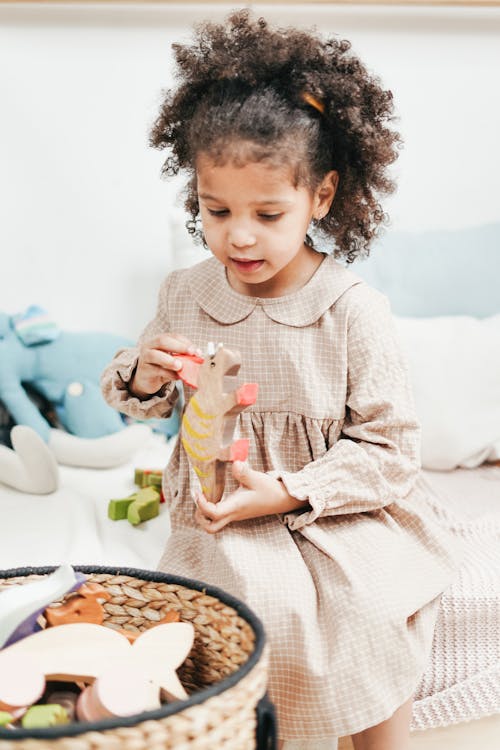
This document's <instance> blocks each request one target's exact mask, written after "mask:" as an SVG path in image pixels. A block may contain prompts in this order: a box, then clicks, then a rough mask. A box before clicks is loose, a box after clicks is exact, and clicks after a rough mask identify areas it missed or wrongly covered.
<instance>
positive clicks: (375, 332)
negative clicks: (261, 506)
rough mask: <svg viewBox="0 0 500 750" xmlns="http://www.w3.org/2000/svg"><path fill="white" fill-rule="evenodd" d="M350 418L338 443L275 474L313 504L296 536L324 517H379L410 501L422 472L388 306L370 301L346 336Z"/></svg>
mask: <svg viewBox="0 0 500 750" xmlns="http://www.w3.org/2000/svg"><path fill="white" fill-rule="evenodd" d="M347 361H348V374H347V398H346V414H345V421H344V424H343V427H342V433H341V436H340V438H339V440H338V441H337V442H336V443H335V444H334V445H332V446H331V447H330V448H329V449H328V450H326V452H325V453H324V454H323V455H322V456H320V457H319V458H318V459H317V460H314V461H312V462H311V463H309V464H307V465H306V466H305V467H304V468H303V469H302V470H300V471H298V472H293V473H292V472H275V476H278V477H279V478H281V480H282V481H283V483H284V484H285V486H286V488H287V490H288V492H289V493H290V494H291V495H292V496H293V497H296V498H297V499H299V500H303V501H305V502H308V507H307V509H304V511H298V512H296V513H291V514H287V515H286V517H285V521H286V523H287V524H288V525H289V527H290V528H292V529H299V528H301V527H303V526H304V525H306V524H310V523H312V522H313V521H315V520H316V519H317V518H318V517H321V516H329V515H340V514H345V513H358V512H363V511H371V510H376V509H377V508H381V507H383V506H385V505H388V504H390V503H392V502H394V501H395V500H397V499H398V498H403V497H405V496H406V495H407V494H408V493H409V492H410V490H411V489H412V487H413V484H414V482H415V479H416V476H417V473H418V469H419V465H420V453H419V451H420V430H419V426H418V423H417V421H416V416H415V412H414V406H413V398H412V394H411V387H410V383H409V377H408V372H407V367H406V363H405V361H404V359H403V356H402V353H401V349H400V346H399V342H398V340H397V335H396V330H395V325H394V321H393V319H392V315H391V313H390V310H389V305H388V303H387V301H386V299H385V298H384V297H382V295H378V294H377V295H376V296H374V297H373V298H372V301H371V303H370V305H367V306H366V307H364V308H363V309H361V310H360V311H357V314H356V316H355V317H354V319H353V320H352V322H351V323H350V325H349V327H348V332H347Z"/></svg>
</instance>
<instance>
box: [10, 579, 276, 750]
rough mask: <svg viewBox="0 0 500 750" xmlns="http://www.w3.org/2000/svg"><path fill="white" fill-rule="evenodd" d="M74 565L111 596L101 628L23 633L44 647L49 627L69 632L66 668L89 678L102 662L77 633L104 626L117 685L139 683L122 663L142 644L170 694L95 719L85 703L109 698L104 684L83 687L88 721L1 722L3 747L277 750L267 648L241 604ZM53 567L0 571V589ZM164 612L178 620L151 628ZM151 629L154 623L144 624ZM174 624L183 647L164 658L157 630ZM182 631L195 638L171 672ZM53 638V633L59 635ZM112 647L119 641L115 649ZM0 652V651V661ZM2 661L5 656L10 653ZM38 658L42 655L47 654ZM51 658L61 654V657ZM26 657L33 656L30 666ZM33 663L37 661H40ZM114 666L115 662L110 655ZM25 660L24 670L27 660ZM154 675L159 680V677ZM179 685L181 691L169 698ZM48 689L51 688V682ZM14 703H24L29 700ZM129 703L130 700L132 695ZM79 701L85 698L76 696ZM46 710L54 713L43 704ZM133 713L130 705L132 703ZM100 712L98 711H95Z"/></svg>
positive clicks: (213, 592)
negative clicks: (169, 681) (170, 685)
mask: <svg viewBox="0 0 500 750" xmlns="http://www.w3.org/2000/svg"><path fill="white" fill-rule="evenodd" d="M78 570H79V571H80V572H83V573H85V575H86V579H87V582H86V585H90V586H91V588H92V587H93V586H94V585H99V586H100V587H102V590H103V591H104V592H106V595H107V596H108V597H109V598H106V596H100V597H99V598H100V599H101V601H102V600H103V601H102V609H103V613H104V614H103V625H92V624H88V623H73V624H70V625H58V626H56V627H51V628H48V629H47V630H42V631H41V632H39V633H38V634H36V635H35V636H29V638H35V640H36V639H37V638H39V639H40V640H42V639H44V640H45V642H46V643H47V644H48V641H49V640H50V639H51V638H54V636H53V635H51V633H52V634H53V633H55V632H56V631H58V630H59V631H60V632H66V633H69V634H70V635H68V636H66V635H65V636H64V637H65V638H66V637H68V639H69V641H71V643H73V646H71V647H70V648H69V651H70V652H71V655H70V656H67V655H66V656H65V657H64V658H65V659H66V660H67V659H69V660H70V661H71V660H72V665H71V668H72V669H73V670H74V673H75V675H77V676H78V675H81V673H82V671H83V672H85V674H84V675H81V676H84V677H87V678H88V677H89V676H91V675H88V674H87V672H88V671H89V670H90V671H92V670H96V669H100V667H99V665H98V662H99V660H98V659H97V658H96V654H97V651H98V647H97V646H95V643H94V642H92V639H91V638H90V637H87V635H86V634H83V633H82V628H83V629H84V630H85V631H86V630H88V629H89V628H90V629H96V628H97V629H99V631H104V633H105V637H107V635H109V638H107V640H109V643H110V645H109V654H111V653H112V651H113V649H115V648H116V649H117V651H116V652H117V653H118V651H120V654H121V657H120V661H121V668H122V673H121V682H122V685H123V686H124V687H125V686H126V684H127V681H130V680H131V679H133V680H136V679H137V678H136V676H132V675H131V673H128V672H127V668H128V667H126V663H125V662H127V660H128V658H129V655H131V654H133V653H134V649H137V647H139V650H140V649H141V641H142V642H143V644H144V645H145V646H146V652H148V653H150V656H151V654H152V653H153V652H154V654H155V658H154V659H152V658H151V659H150V657H147V658H146V661H148V659H149V666H150V670H149V671H152V672H153V673H154V674H153V676H154V679H164V677H165V675H166V671H167V668H168V663H169V664H170V675H172V674H174V682H175V680H177V678H178V681H177V682H175V685H174V690H168V691H167V692H170V700H169V701H168V702H166V703H163V704H162V705H159V706H158V705H157V704H154V705H151V704H147V705H148V707H149V710H146V711H141V712H140V713H133V714H132V715H127V716H120V715H118V716H117V715H114V716H110V717H109V718H104V719H100V720H99V721H95V720H92V708H93V706H95V701H96V700H100V699H102V697H103V696H105V695H106V691H105V690H104V688H103V690H102V691H97V693H96V692H95V691H94V692H93V693H92V691H88V692H87V695H86V698H87V700H86V701H85V699H83V704H84V705H83V713H84V712H85V710H86V709H87V710H89V713H88V716H89V720H83V721H79V722H71V723H68V724H60V725H57V726H51V727H49V728H43V729H40V728H31V727H30V726H29V724H30V723H29V722H26V724H27V725H28V726H26V727H19V728H17V727H16V728H15V729H8V728H4V727H3V726H2V725H1V723H0V750H115V749H116V750H127V748H129V747H130V748H133V749H134V750H160V749H161V750H174V748H175V749H176V750H178V749H179V748H180V747H182V748H189V750H207V748H217V749H218V750H219V748H220V750H256V748H260V749H261V750H264V749H265V750H272V749H273V748H275V727H274V721H273V717H274V714H273V710H272V706H270V704H269V703H268V702H267V701H266V699H265V691H266V683H267V650H266V648H265V645H264V632H263V629H262V625H261V623H260V622H259V620H258V619H257V618H256V617H255V615H254V614H253V613H252V612H251V610H249V609H248V608H247V607H246V605H244V604H243V603H242V602H240V601H238V600H237V599H235V598H233V597H231V596H230V595H228V594H226V593H225V592H223V591H221V590H219V589H217V588H215V587H211V586H208V585H206V584H203V583H201V582H199V581H191V580H188V579H184V578H180V577H174V576H169V575H166V574H163V573H157V572H152V571H140V570H128V569H120V568H81V567H78ZM51 571H52V569H47V568H39V569H24V570H11V571H4V572H3V573H2V572H0V592H1V591H5V590H7V589H11V588H13V587H17V586H22V585H23V584H27V583H30V582H32V581H36V580H40V578H41V577H42V576H43V577H46V576H47V574H48V573H50V572H51ZM70 596H73V597H74V596H75V595H74V594H72V595H70ZM169 613H170V616H171V615H172V613H175V614H177V615H178V619H179V622H178V623H175V622H174V623H171V624H165V625H156V623H159V622H161V621H163V622H165V618H167V619H168V618H169ZM42 624H43V623H42ZM188 624H189V625H188ZM152 625H155V627H151V626H152ZM176 626H178V629H179V634H180V635H181V630H182V631H183V634H182V637H181V641H182V643H181V642H176V645H175V646H174V647H173V649H171V650H172V651H173V652H174V653H172V654H171V657H172V658H170V657H169V658H162V657H161V655H162V654H165V653H166V652H168V648H169V647H168V646H165V643H164V641H163V640H162V635H161V633H162V629H163V630H165V629H167V628H174V627H176ZM78 628H79V629H80V636H79V637H76V638H75V637H74V635H72V634H75V633H76V629H78ZM188 629H191V630H192V632H194V643H193V646H192V648H191V649H190V651H189V654H188V656H187V658H186V659H185V661H184V663H183V664H182V666H181V667H180V668H179V669H178V671H177V676H175V671H174V669H175V664H176V663H177V664H178V663H179V661H180V660H181V656H182V652H183V651H184V653H185V652H186V650H188V646H189V639H188V638H187V632H188ZM123 630H129V631H130V632H131V633H134V634H136V635H137V636H138V637H137V638H136V639H135V642H134V644H133V645H131V644H129V643H128V641H127V640H126V639H125V638H124V637H123V635H122V633H123ZM108 631H109V632H108ZM114 631H119V632H114ZM106 633H107V635H106ZM98 637H99V638H100V637H101V636H98ZM59 638H60V637H59V636H58V637H57V639H58V640H59ZM149 639H151V644H152V641H153V640H154V641H155V646H154V648H151V649H150V650H149V649H148V647H147V643H146V642H147V641H148V640H149ZM156 639H160V641H161V643H160V641H158V642H156ZM83 641H84V642H85V643H83ZM111 641H112V642H113V645H111ZM118 643H119V644H120V645H117V644H118ZM21 644H22V642H18V643H17V644H14V646H12V647H10V648H14V647H16V646H17V647H18V648H19V650H20V646H21ZM30 648H33V646H32V647H30ZM99 649H100V647H99ZM46 650H47V651H48V650H49V648H48V647H47V649H46ZM8 651H9V649H7V650H6V651H5V654H8ZM82 651H84V652H85V654H86V656H85V659H82ZM93 651H94V653H93V654H92V652H93ZM73 652H74V653H73ZM122 652H123V653H122ZM11 653H12V652H11ZM32 653H34V650H33V651H32ZM37 653H38V652H37ZM137 653H138V652H137ZM1 654H2V652H1V651H0V658H2V657H1ZM125 654H126V655H127V656H125ZM3 658H4V659H5V661H6V662H7V660H8V658H11V657H7V656H5V657H3ZM36 658H37V659H39V658H40V659H41V660H42V661H43V660H44V659H47V660H48V656H44V657H38V656H37V657H36ZM51 658H52V657H51ZM57 658H58V659H59V658H61V657H60V654H59V656H58V657H57ZM101 658H102V652H101ZM109 661H110V662H112V661H113V659H112V658H110V659H109ZM140 661H144V659H141V660H140ZM33 663H34V661H33V660H32V665H33ZM37 663H38V666H40V661H38V662H37ZM44 663H45V662H44ZM47 663H48V661H47ZM127 663H128V662H127ZM50 664H51V666H50V667H49V668H48V669H49V674H50V676H51V677H54V676H55V677H57V670H58V669H59V668H60V666H61V665H60V664H59V662H58V663H57V664H56V662H55V661H51V662H50ZM114 665H115V667H116V665H117V660H116V659H115V660H114ZM25 666H26V669H28V667H27V663H26V662H25ZM4 667H5V668H2V666H1V664H0V674H9V675H12V674H13V672H12V669H11V668H10V667H9V666H8V665H7V667H6V665H5V664H4ZM68 668H69V665H68V664H66V661H65V664H64V666H63V670H64V673H65V674H66V671H67V669H68ZM46 669H47V667H44V668H43V669H42V671H45V676H47V672H46ZM53 669H55V670H56V674H53V673H52V671H51V670H53ZM117 671H120V670H118V669H117ZM159 672H161V673H162V674H163V677H161V676H160V677H159V676H158V675H159ZM29 675H32V672H29ZM96 683H97V681H94V683H91V684H92V685H93V684H96ZM62 684H63V683H61V685H62ZM0 685H2V688H1V690H2V691H5V690H8V689H9V680H8V679H7V680H6V679H5V678H4V679H2V680H0ZM137 685H138V690H137V693H138V694H139V693H141V694H142V693H143V692H144V691H143V690H142V688H141V689H139V687H140V686H139V683H137ZM179 685H180V688H181V690H182V694H177V696H176V690H177V688H178V686H179ZM25 687H26V685H25ZM51 689H52V690H54V684H53V683H51ZM81 695H83V693H82V694H81ZM107 695H108V696H110V697H109V700H115V698H116V696H115V695H113V692H111V693H107ZM17 700H19V699H17ZM20 700H21V702H23V701H24V700H26V697H23V698H21V699H20ZM130 700H131V701H132V703H133V701H134V700H136V698H131V699H130ZM7 702H8V701H7ZM80 702H81V703H82V698H81V696H80ZM11 705H12V706H15V705H16V702H15V701H13V703H12V704H11ZM17 705H18V704H17ZM114 705H115V704H113V705H111V709H112V710H111V711H110V713H115V714H116V711H114V708H113V706H114ZM136 705H139V703H138V702H137V703H136ZM47 710H48V711H49V710H52V709H50V706H49V707H48V708H47ZM130 710H134V707H133V706H132V705H131V708H130ZM3 713H4V714H5V713H7V712H5V711H4V712H3ZM80 715H82V705H80ZM99 715H100V716H102V713H101V714H99ZM0 718H1V717H0ZM56 720H57V717H55V718H54V721H56Z"/></svg>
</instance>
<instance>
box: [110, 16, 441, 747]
mask: <svg viewBox="0 0 500 750" xmlns="http://www.w3.org/2000/svg"><path fill="white" fill-rule="evenodd" d="M174 49H175V53H176V58H177V63H178V76H179V85H178V87H177V89H176V90H175V91H172V92H170V93H168V94H167V97H166V99H165V101H164V104H163V107H162V110H161V114H160V116H159V118H158V120H157V122H156V124H155V126H154V128H153V132H152V144H153V145H154V146H156V147H158V148H164V147H169V148H170V150H171V154H170V156H169V157H168V158H167V160H166V162H165V166H164V172H165V174H167V175H173V174H177V173H178V171H179V170H181V169H183V170H186V171H187V173H188V175H189V183H188V187H187V199H186V207H187V209H188V211H189V212H190V214H191V217H192V219H191V220H190V222H188V228H189V231H190V232H191V233H192V234H197V235H201V236H202V239H203V241H204V243H205V244H206V246H207V247H208V248H209V250H210V251H211V253H212V257H210V258H209V259H207V260H205V261H204V262H202V263H200V264H198V265H196V266H194V267H193V268H191V269H186V270H180V271H175V272H173V273H172V274H170V275H169V276H168V277H167V279H166V280H165V282H164V284H163V286H162V287H161V290H160V295H159V303H158V310H157V314H156V317H155V319H154V320H153V321H152V322H151V323H150V324H149V325H148V327H147V328H146V330H145V331H144V333H143V335H142V337H141V339H140V342H139V345H138V347H137V348H134V349H127V350H125V351H122V352H119V353H118V354H117V356H116V357H115V359H114V361H113V362H112V363H111V365H110V366H109V367H108V368H107V370H106V371H105V373H104V376H103V388H104V393H105V396H106V398H107V399H108V401H109V403H111V404H112V405H114V406H116V407H117V408H118V409H120V410H122V411H124V412H126V413H127V414H130V415H132V416H135V417H140V418H144V417H152V416H155V417H166V416H167V415H168V414H169V413H170V410H171V409H172V406H173V403H174V401H175V398H176V395H177V391H176V389H175V382H176V373H177V370H178V369H179V368H180V362H179V361H178V360H176V357H175V353H186V352H193V351H195V350H196V348H201V347H204V346H205V344H206V342H208V341H209V340H210V341H216V342H217V341H222V342H223V343H224V344H225V345H226V346H227V347H228V348H234V349H237V350H239V351H240V352H241V355H242V362H243V365H242V368H241V370H240V375H241V378H242V381H247V382H252V381H255V382H258V383H259V396H258V399H257V403H256V404H255V405H254V406H252V407H250V408H248V409H246V410H245V411H244V412H243V413H242V414H241V415H240V417H239V420H238V426H237V433H236V436H235V437H238V438H248V439H249V441H250V454H249V461H248V464H241V463H235V464H234V465H233V467H232V473H231V472H230V471H228V472H227V482H226V488H225V495H224V498H223V500H222V501H221V502H220V503H219V504H216V505H213V504H212V503H209V502H207V500H206V499H205V498H204V497H203V495H201V493H200V488H199V484H198V481H197V479H196V477H195V475H194V474H193V473H192V472H190V469H189V465H188V461H187V457H186V454H185V452H184V450H183V448H182V446H181V445H180V442H178V443H177V445H176V448H175V451H174V454H173V457H172V459H171V461H170V464H169V466H168V468H167V470H166V472H165V477H164V492H165V496H166V498H167V502H168V504H169V509H170V515H171V522H172V532H171V535H170V537H169V539H168V542H167V546H166V549H165V552H164V554H163V557H162V559H161V562H160V568H161V569H163V570H165V571H168V572H169V573H173V574H178V575H183V576H190V577H194V578H198V579H200V580H203V581H206V582H210V583H213V584H216V585H218V586H220V587H222V588H223V589H225V590H226V591H228V592H232V593H233V594H234V595H236V596H238V597H240V598H242V599H243V600H245V601H246V602H247V603H248V604H249V605H250V606H251V607H252V608H254V609H255V611H256V612H257V613H258V614H259V615H260V616H261V617H262V619H263V621H264V625H265V628H266V631H267V635H268V638H269V641H270V644H271V664H270V685H269V688H270V695H271V698H272V699H273V701H274V702H275V704H276V707H277V710H278V718H279V731H280V738H281V740H282V741H288V740H290V741H292V740H302V741H309V746H310V747H311V748H318V747H319V746H320V745H321V741H322V740H323V741H325V740H329V739H330V738H331V743H334V739H333V738H335V737H339V736H342V735H347V734H350V735H351V736H352V737H353V742H354V747H355V748H356V750H375V749H377V750H382V749H383V750H406V748H408V742H409V725H410V716H411V700H412V694H413V692H414V690H415V688H416V686H417V685H418V682H419V679H420V677H421V675H422V672H423V670H424V667H425V664H426V660H427V658H428V655H429V650H430V646H431V641H432V634H433V627H434V621H435V617H436V612H437V605H438V601H439V596H440V594H441V592H442V591H443V589H444V588H445V587H446V586H447V585H448V583H449V581H450V579H451V576H452V574H453V570H454V566H455V562H454V554H453V551H452V549H451V544H450V542H449V541H448V539H447V537H446V536H445V532H444V531H443V530H441V529H440V528H439V527H438V526H437V522H436V521H435V520H434V518H433V516H432V514H431V513H430V511H429V510H428V509H427V507H426V502H425V494H424V492H423V490H422V488H421V485H420V483H419V455H418V449H419V431H418V426H417V423H416V421H415V415H414V412H413V406H412V401H411V396H410V389H409V385H408V377H407V372H406V368H405V365H404V363H403V361H402V357H401V354H400V351H399V347H398V344H397V342H396V338H395V334H394V328H393V323H392V319H391V315H390V312H389V309H388V304H387V302H386V299H385V298H384V297H383V296H382V295H381V294H380V293H378V292H376V291H374V290H372V289H370V288H369V287H368V286H367V285H366V284H365V283H363V282H362V281H361V280H360V279H359V278H358V277H357V276H356V275H354V274H353V273H352V272H351V271H350V270H347V269H346V268H345V267H344V266H343V265H341V264H339V263H338V262H337V261H336V260H335V257H337V258H344V259H347V261H348V262H351V261H353V260H354V259H355V258H356V257H358V256H359V255H362V254H366V253H367V252H368V248H369V244H370V241H371V240H372V238H373V237H374V236H375V234H376V230H377V227H378V226H379V224H380V223H381V221H382V220H383V219H384V214H383V212H382V210H381V208H380V205H379V203H378V196H379V195H380V194H383V193H388V192H390V191H391V190H392V189H393V186H392V183H391V181H390V180H389V178H388V176H387V167H388V165H389V164H391V163H392V162H393V161H394V160H395V158H396V154H397V147H398V145H399V138H398V135H397V134H396V133H394V132H393V131H392V130H391V129H390V127H389V125H388V123H389V120H390V117H391V114H392V97H391V93H390V92H389V91H384V90H383V89H382V88H381V87H380V84H379V82H378V81H377V79H375V78H373V77H372V76H371V75H369V73H368V72H367V70H366V69H365V67H364V66H363V65H362V64H361V62H360V61H359V60H358V59H357V58H356V57H354V56H353V55H352V54H351V53H350V52H349V44H348V43H347V42H345V41H338V40H337V39H335V38H329V39H322V38H321V37H320V36H319V35H317V34H316V33H312V32H311V33H309V32H308V33H306V32H304V31H300V30H293V29H285V30H273V29H271V28H269V26H268V25H267V23H266V22H265V21H264V20H263V19H257V20H254V19H253V18H252V16H250V15H249V14H248V13H247V12H246V11H239V12H235V13H233V14H232V15H231V16H230V17H229V19H228V20H227V22H226V23H223V24H212V23H206V24H204V25H201V26H200V27H198V29H197V33H196V35H195V39H194V42H193V44H192V45H191V46H188V45H174ZM200 218H201V225H202V229H200V227H199V226H198V221H199V219H200ZM311 222H312V227H313V229H314V232H315V234H316V235H317V236H318V235H319V237H320V239H321V240H322V241H323V242H325V241H329V242H330V246H331V253H330V254H326V253H322V252H318V251H317V250H315V249H314V245H313V241H312V239H311V236H310V234H309V231H310V225H311ZM201 232H202V234H201ZM311 233H312V232H311ZM191 394H192V391H191V389H189V388H186V398H189V397H190V396H191ZM193 496H194V497H195V498H196V505H195V503H193V501H192V497H193ZM292 745H293V743H292ZM321 746H324V745H321Z"/></svg>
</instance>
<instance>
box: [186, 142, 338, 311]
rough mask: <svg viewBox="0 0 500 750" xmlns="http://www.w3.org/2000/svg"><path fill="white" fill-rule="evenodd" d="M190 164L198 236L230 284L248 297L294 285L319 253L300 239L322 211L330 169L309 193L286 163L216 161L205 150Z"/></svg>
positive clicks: (331, 187) (333, 179)
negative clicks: (192, 166) (198, 219)
mask: <svg viewBox="0 0 500 750" xmlns="http://www.w3.org/2000/svg"><path fill="white" fill-rule="evenodd" d="M196 166H197V170H196V173H197V185H198V199H199V203H200V212H201V219H202V222H203V233H204V236H205V240H206V243H207V245H208V247H209V248H210V250H211V251H212V253H213V254H214V255H215V257H216V258H217V259H218V260H220V262H221V263H223V264H224V265H225V266H226V268H227V275H228V280H229V283H230V284H231V286H232V287H233V289H235V290H236V291H238V292H240V293H242V294H247V295H250V296H255V297H280V296H282V295H284V294H289V293H290V292H293V291H295V290H296V289H300V287H302V286H303V285H304V284H305V283H306V282H307V281H308V280H309V278H310V277H311V276H312V275H313V273H314V271H315V270H316V268H317V267H318V265H319V264H320V263H321V260H322V256H321V255H320V254H319V253H317V252H315V251H314V250H312V249H311V248H310V247H308V246H307V245H306V244H305V242H304V238H305V236H306V232H307V228H308V226H309V223H310V221H311V219H312V218H321V217H323V216H325V214H326V213H327V212H328V210H329V208H330V205H331V203H332V200H333V197H334V195H335V190H336V186H337V181H338V178H337V173H336V172H330V173H329V174H328V175H326V177H325V179H324V180H323V182H322V184H321V185H320V186H319V187H318V188H317V190H316V191H314V192H312V191H311V190H310V189H308V188H307V187H305V186H298V187H295V185H294V184H293V175H292V169H291V168H290V167H289V166H280V167H276V166H272V165H270V164H267V163H264V162H249V163H247V164H245V165H244V166H236V165H235V164H234V163H231V162H228V163H226V164H224V165H222V166H221V165H217V164H215V162H214V161H213V160H212V159H211V158H210V157H209V156H208V155H207V154H201V155H200V156H199V157H198V159H197V164H196Z"/></svg>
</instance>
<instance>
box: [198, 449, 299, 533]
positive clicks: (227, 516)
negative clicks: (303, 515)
mask: <svg viewBox="0 0 500 750" xmlns="http://www.w3.org/2000/svg"><path fill="white" fill-rule="evenodd" d="M233 476H234V477H235V479H237V480H238V481H239V483H240V486H239V487H238V489H237V490H236V492H233V493H232V494H231V495H228V496H227V497H226V498H224V499H223V500H221V501H220V502H218V503H211V502H209V501H208V500H207V499H206V498H205V496H204V495H202V494H201V493H200V494H199V495H198V496H197V498H196V504H197V509H196V513H195V519H196V521H197V522H198V524H199V525H200V526H201V527H202V528H203V529H205V531H207V532H208V533H209V534H215V533H216V532H217V531H220V530H221V529H223V528H224V526H227V524H228V523H231V522H232V521H246V520H247V519H249V518H258V517H259V516H269V515H273V514H275V513H286V512H287V511H290V510H296V509H297V508H303V507H304V503H303V502H302V501H300V500H297V499H296V498H294V497H292V496H291V495H289V494H288V492H287V490H286V487H285V485H284V484H283V483H282V482H280V481H279V480H278V479H274V478H273V477H270V476H269V475H268V474H264V473H263V472H261V471H254V470H253V469H251V468H250V466H248V464H246V463H242V462H241V461H235V462H234V463H233Z"/></svg>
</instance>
